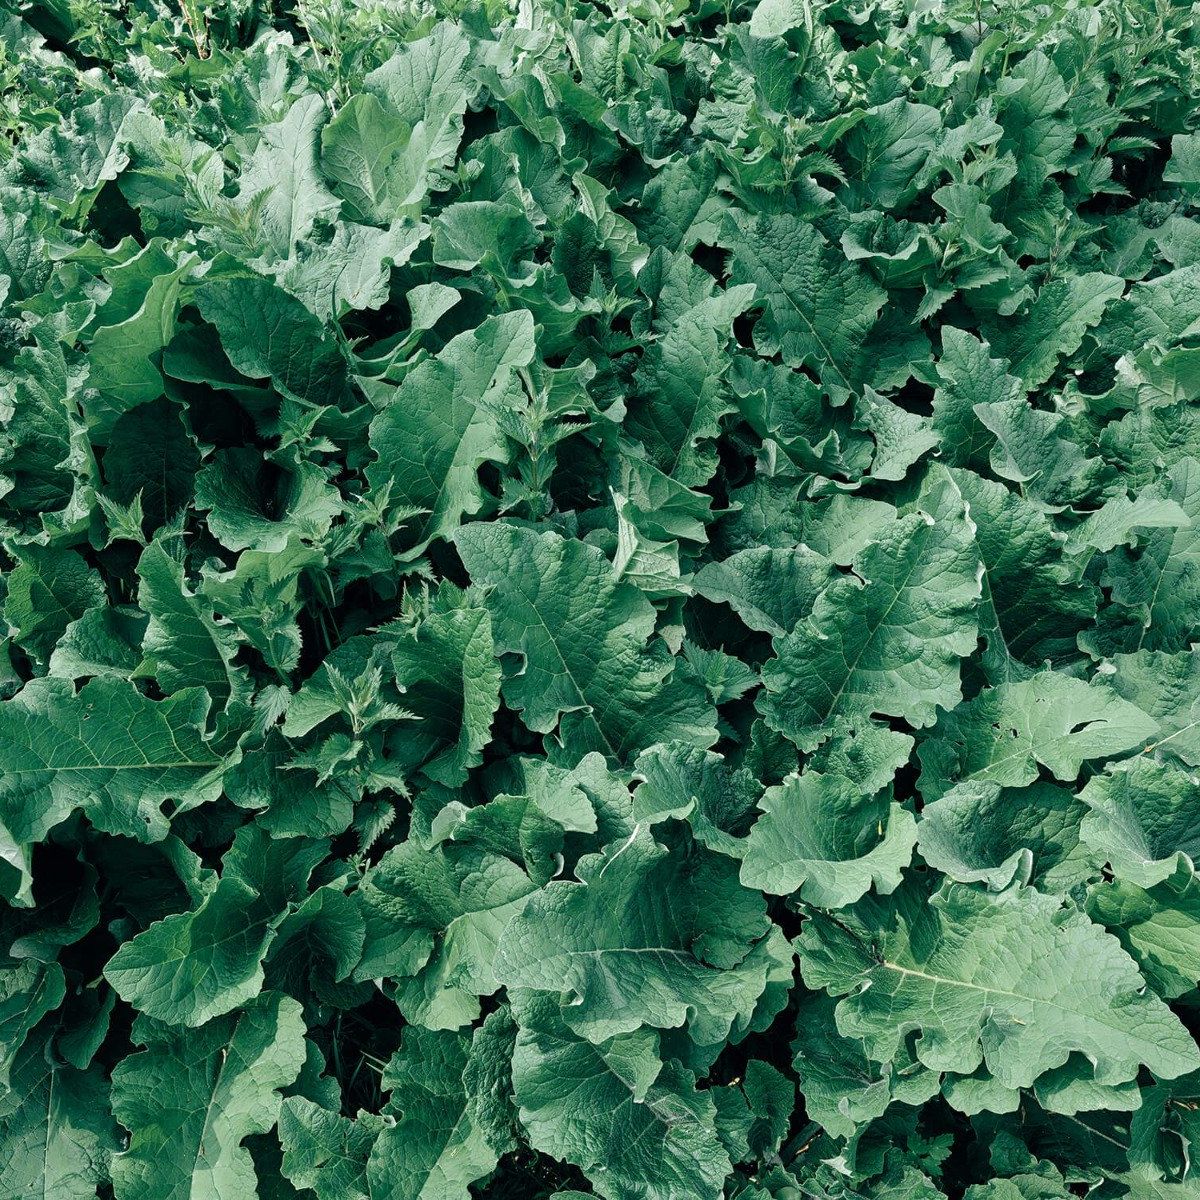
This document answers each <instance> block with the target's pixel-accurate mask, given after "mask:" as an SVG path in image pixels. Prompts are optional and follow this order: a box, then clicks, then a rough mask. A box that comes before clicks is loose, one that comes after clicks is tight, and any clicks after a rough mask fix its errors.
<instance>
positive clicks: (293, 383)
mask: <svg viewBox="0 0 1200 1200" xmlns="http://www.w3.org/2000/svg"><path fill="white" fill-rule="evenodd" d="M196 307H197V308H199V310H200V313H201V315H202V316H203V317H204V319H205V320H206V321H210V322H211V323H212V324H213V325H215V326H216V328H217V332H218V333H219V334H220V335H221V345H222V346H223V347H224V349H225V353H226V354H227V355H228V356H229V361H230V362H231V363H232V364H233V365H234V366H235V367H236V368H237V369H238V370H239V371H240V372H241V373H242V374H243V375H246V376H248V377H249V378H251V379H270V380H271V381H272V382H273V383H274V384H275V386H276V387H277V388H278V389H279V391H280V392H281V393H282V394H283V395H285V396H288V397H291V398H295V399H297V400H300V401H303V402H305V403H308V404H312V405H321V404H329V403H335V404H336V403H337V401H338V400H339V399H340V398H341V395H342V393H343V392H344V391H345V390H346V383H347V376H346V361H345V359H344V358H343V357H342V352H341V350H340V348H339V347H338V345H337V343H336V342H334V341H332V340H331V339H329V338H328V337H326V335H325V331H324V330H323V329H322V328H321V325H320V322H319V321H318V320H317V319H316V318H315V317H314V316H313V315H312V314H311V313H310V312H309V311H308V310H307V309H306V308H305V307H304V305H303V304H301V303H300V301H299V300H297V299H296V298H295V297H294V296H289V295H288V294H287V292H285V291H282V290H281V289H280V288H278V287H276V286H275V285H274V284H273V283H271V281H270V280H268V279H263V278H261V277H260V276H241V275H234V276H231V277H228V278H219V277H218V278H215V279H206V280H205V281H204V282H203V283H201V284H200V286H199V287H198V288H197V289H196Z"/></svg>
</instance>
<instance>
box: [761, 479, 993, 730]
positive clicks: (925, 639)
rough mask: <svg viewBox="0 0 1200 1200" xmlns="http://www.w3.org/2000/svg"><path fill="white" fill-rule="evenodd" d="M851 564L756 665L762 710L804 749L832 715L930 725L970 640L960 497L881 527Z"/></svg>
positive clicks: (972, 593)
mask: <svg viewBox="0 0 1200 1200" xmlns="http://www.w3.org/2000/svg"><path fill="white" fill-rule="evenodd" d="M854 571H855V575H854V576H843V577H839V578H836V579H834V580H833V582H832V583H830V584H829V586H828V587H826V589H825V590H824V591H823V592H822V593H821V595H820V596H819V597H818V599H817V602H816V604H815V605H814V607H813V611H812V614H811V615H810V616H809V617H808V618H807V620H805V621H802V622H801V623H800V624H799V625H797V626H796V628H795V629H794V630H793V631H792V632H791V633H789V634H787V635H785V636H784V637H782V638H779V639H778V640H777V645H776V652H777V657H776V658H774V659H772V660H771V661H769V662H768V663H767V664H766V666H765V667H764V669H763V685H764V687H765V689H766V690H765V693H764V695H763V697H762V699H761V700H760V702H759V705H760V710H761V711H762V713H763V715H764V716H765V717H766V719H767V721H768V723H769V724H770V725H771V726H772V727H773V728H775V729H778V730H779V731H780V732H781V733H784V734H786V735H787V736H788V737H790V738H792V739H793V740H794V741H796V743H797V744H798V745H799V746H801V747H802V748H804V749H812V748H813V747H815V746H816V745H817V744H818V743H820V742H821V741H823V740H824V738H825V737H826V736H828V731H829V728H830V725H831V723H832V722H833V721H834V720H835V719H836V718H839V717H850V718H861V717H868V716H870V715H872V714H873V713H882V714H884V715H886V716H903V717H904V718H906V719H907V720H908V721H909V723H910V724H912V725H915V726H917V727H918V728H920V727H922V726H925V725H931V724H933V722H934V720H935V718H936V709H937V707H938V706H941V707H943V708H951V707H952V706H953V705H954V704H956V703H957V702H958V700H959V698H960V696H961V691H960V685H959V659H960V658H962V657H964V656H965V655H967V654H970V653H971V651H972V650H973V649H974V648H975V637H976V625H975V613H974V609H975V605H976V603H977V601H978V599H979V588H980V584H979V578H980V576H979V567H978V565H977V559H976V552H975V548H974V543H973V540H972V537H971V526H970V525H969V524H968V521H967V517H966V513H965V510H964V508H963V505H962V502H961V500H958V501H957V502H955V501H952V502H951V503H950V504H949V505H947V508H946V510H945V511H944V512H943V513H940V514H939V517H938V519H936V520H935V518H934V517H933V516H931V515H930V514H929V513H926V512H924V511H917V512H913V513H910V514H909V515H908V516H906V517H902V518H900V519H899V520H897V521H896V522H894V523H893V524H892V525H889V526H885V527H884V528H883V529H882V530H881V531H879V532H877V533H876V534H875V535H874V537H873V538H872V540H871V541H870V542H869V543H868V544H867V545H866V546H865V547H864V548H863V549H862V550H860V551H859V552H858V553H857V554H856V556H855V558H854ZM918 647H919V650H918Z"/></svg>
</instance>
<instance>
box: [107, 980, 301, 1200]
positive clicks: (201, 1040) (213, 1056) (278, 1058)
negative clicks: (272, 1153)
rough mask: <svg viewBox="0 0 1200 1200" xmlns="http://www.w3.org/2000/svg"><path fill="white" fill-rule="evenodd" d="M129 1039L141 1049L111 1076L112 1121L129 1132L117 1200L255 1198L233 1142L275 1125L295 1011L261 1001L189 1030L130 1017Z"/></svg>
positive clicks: (296, 1042)
mask: <svg viewBox="0 0 1200 1200" xmlns="http://www.w3.org/2000/svg"><path fill="white" fill-rule="evenodd" d="M134 1040H135V1041H136V1042H138V1043H140V1044H141V1045H143V1046H145V1049H144V1050H141V1051H138V1052H137V1053H135V1054H132V1055H130V1056H129V1057H128V1058H126V1059H124V1060H123V1061H122V1062H121V1063H119V1064H118V1065H117V1067H116V1068H115V1069H114V1071H113V1113H114V1115H115V1116H116V1118H117V1120H118V1121H120V1122H121V1124H122V1125H124V1126H125V1127H126V1129H128V1130H129V1131H130V1140H129V1146H128V1148H127V1149H125V1150H124V1151H122V1152H121V1153H119V1154H117V1155H115V1156H114V1158H113V1171H112V1174H113V1190H114V1192H115V1194H116V1197H117V1200H134V1198H135V1197H139V1196H150V1195H152V1196H155V1197H162V1200H184V1198H188V1200H191V1198H193V1197H199V1196H210V1197H213V1198H214V1200H215V1198H216V1197H218V1196H224V1195H229V1194H231V1193H232V1194H233V1195H239V1196H253V1195H255V1194H256V1188H255V1184H254V1167H253V1164H252V1162H251V1159H250V1154H249V1151H248V1150H247V1149H246V1148H245V1147H244V1146H243V1145H242V1142H243V1140H244V1139H245V1138H247V1137H249V1136H250V1135H251V1134H256V1133H265V1132H266V1131H267V1130H269V1129H270V1128H271V1127H272V1126H273V1125H274V1124H275V1121H276V1119H277V1117H278V1115H279V1107H280V1094H279V1093H280V1089H281V1088H284V1087H287V1086H288V1084H290V1083H292V1082H293V1081H294V1080H295V1079H296V1077H297V1075H299V1073H300V1068H301V1066H302V1065H303V1063H304V1020H303V1017H302V1015H301V1009H300V1005H299V1004H298V1003H297V1002H296V1001H295V1000H293V999H292V998H291V997H289V996H281V995H280V994H279V993H278V992H264V993H263V994H262V995H261V996H258V997H256V998H255V999H254V1000H253V1001H251V1002H250V1003H249V1004H247V1006H246V1007H245V1009H244V1010H243V1011H242V1012H240V1013H234V1014H230V1015H229V1016H225V1017H218V1018H217V1019H216V1020H213V1021H210V1022H208V1023H207V1024H205V1025H202V1026H201V1027H200V1028H199V1029H171V1028H169V1027H166V1026H163V1025H159V1024H156V1023H155V1022H152V1021H148V1020H147V1019H146V1018H140V1019H139V1020H138V1022H137V1023H136V1024H135V1025H134Z"/></svg>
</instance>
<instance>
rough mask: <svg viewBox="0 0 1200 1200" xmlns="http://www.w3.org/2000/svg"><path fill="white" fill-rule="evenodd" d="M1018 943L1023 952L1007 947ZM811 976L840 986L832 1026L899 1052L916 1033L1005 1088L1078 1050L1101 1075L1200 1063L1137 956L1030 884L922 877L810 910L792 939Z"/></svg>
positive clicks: (1126, 1075)
mask: <svg viewBox="0 0 1200 1200" xmlns="http://www.w3.org/2000/svg"><path fill="white" fill-rule="evenodd" d="M1014 946H1020V947H1021V948H1022V953H1021V954H1020V956H1019V957H1017V956H1013V955H1011V954H1010V953H1009V952H1008V951H1007V950H1006V947H1014ZM799 950H800V960H801V970H802V971H803V972H804V977H805V979H806V980H807V981H808V983H809V986H815V987H823V988H825V989H826V990H827V991H829V992H830V993H831V994H832V995H836V996H843V997H844V998H843V999H842V1000H841V1001H840V1002H839V1003H838V1006H837V1010H836V1017H837V1025H838V1031H839V1032H840V1033H841V1034H842V1035H843V1036H845V1037H857V1038H862V1039H863V1044H864V1046H865V1048H866V1052H867V1055H868V1057H869V1058H870V1059H871V1060H872V1061H875V1062H879V1063H889V1062H891V1061H893V1060H894V1059H895V1057H896V1055H897V1054H898V1053H900V1050H901V1047H902V1045H903V1042H904V1038H905V1036H906V1035H907V1034H908V1033H909V1032H910V1031H913V1030H915V1031H917V1032H918V1033H919V1034H920V1036H919V1038H918V1040H917V1043H916V1053H917V1058H918V1060H919V1061H920V1062H921V1063H922V1064H923V1065H925V1066H926V1067H928V1068H929V1069H931V1070H935V1071H947V1072H953V1073H954V1074H956V1075H969V1074H971V1073H972V1072H973V1071H975V1070H976V1068H978V1067H979V1066H980V1065H985V1066H986V1068H987V1070H988V1073H989V1074H990V1075H991V1076H992V1077H993V1078H995V1079H996V1080H997V1082H998V1083H1000V1084H1001V1085H1002V1086H1004V1087H1006V1088H1020V1087H1029V1086H1031V1085H1032V1084H1033V1083H1034V1082H1035V1081H1036V1080H1037V1079H1038V1078H1039V1076H1041V1075H1043V1074H1044V1073H1045V1072H1047V1071H1049V1070H1052V1069H1054V1068H1056V1067H1059V1066H1062V1065H1063V1064H1064V1063H1065V1062H1066V1061H1067V1058H1068V1057H1069V1055H1070V1053H1071V1052H1072V1051H1077V1052H1079V1053H1081V1054H1086V1055H1087V1057H1088V1058H1089V1059H1090V1061H1091V1064H1092V1077H1093V1078H1095V1080H1096V1081H1097V1082H1098V1083H1104V1084H1116V1083H1122V1082H1124V1081H1126V1080H1131V1079H1133V1078H1135V1077H1136V1075H1137V1071H1138V1069H1139V1067H1140V1066H1146V1067H1148V1068H1149V1069H1150V1070H1152V1071H1153V1072H1154V1073H1155V1074H1156V1075H1158V1076H1160V1077H1164V1078H1174V1077H1175V1076H1177V1075H1182V1074H1184V1073H1186V1072H1188V1071H1192V1070H1195V1069H1196V1067H1197V1066H1198V1065H1200V1050H1198V1049H1197V1048H1196V1044H1195V1043H1194V1042H1193V1041H1192V1038H1191V1036H1190V1035H1189V1034H1188V1032H1187V1030H1186V1029H1185V1028H1184V1026H1183V1025H1182V1023H1181V1022H1180V1021H1179V1018H1178V1017H1176V1016H1175V1015H1174V1014H1173V1013H1172V1012H1171V1010H1170V1009H1168V1008H1167V1006H1166V1005H1165V1004H1164V1003H1163V1002H1162V1001H1161V1000H1159V999H1158V998H1157V997H1156V996H1154V995H1152V994H1150V993H1147V992H1145V991H1144V988H1143V980H1142V977H1141V976H1140V975H1139V974H1138V971H1137V967H1136V966H1135V965H1134V963H1133V960H1132V959H1130V958H1129V957H1128V955H1126V954H1125V952H1124V951H1123V950H1122V949H1121V948H1120V947H1119V945H1118V944H1117V943H1116V942H1115V941H1114V940H1113V939H1111V938H1110V937H1108V935H1107V934H1105V933H1104V932H1103V931H1102V930H1101V929H1100V928H1099V927H1098V926H1096V925H1093V924H1092V923H1091V922H1090V921H1089V920H1088V919H1087V918H1086V917H1085V916H1084V915H1083V914H1082V913H1079V912H1077V911H1071V910H1070V909H1066V910H1064V909H1061V908H1060V906H1059V902H1058V901H1057V900H1056V899H1054V898H1052V897H1049V896H1044V895H1042V894H1040V893H1039V892H1037V891H1035V890H1033V889H1032V888H1024V887H1014V888H1010V889H1009V890H1007V891H1004V892H1000V893H991V894H989V893H985V892H980V891H976V890H974V889H972V888H970V887H966V886H964V885H962V884H955V883H947V884H944V885H943V886H942V888H940V889H939V890H938V891H936V892H934V893H933V894H932V895H929V894H927V892H926V890H925V888H924V887H923V886H922V885H921V884H920V883H918V882H913V883H912V884H910V885H908V886H906V887H905V889H903V890H902V891H900V892H897V893H894V895H893V896H892V897H890V898H888V899H887V900H882V901H876V900H874V899H871V900H865V901H861V902H860V904H859V906H858V908H856V909H854V910H847V911H845V912H843V913H842V914H840V915H839V923H838V924H836V925H835V924H834V923H833V922H832V921H831V920H830V919H829V918H826V917H821V916H817V917H814V918H813V919H812V920H811V921H810V922H809V924H808V925H807V926H806V928H805V930H804V931H803V932H802V934H801V937H800V942H799Z"/></svg>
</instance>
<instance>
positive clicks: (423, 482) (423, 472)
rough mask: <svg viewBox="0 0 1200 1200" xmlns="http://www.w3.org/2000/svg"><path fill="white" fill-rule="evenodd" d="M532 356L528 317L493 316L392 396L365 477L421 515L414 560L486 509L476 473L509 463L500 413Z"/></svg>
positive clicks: (378, 423) (374, 425) (414, 530)
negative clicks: (488, 465)
mask: <svg viewBox="0 0 1200 1200" xmlns="http://www.w3.org/2000/svg"><path fill="white" fill-rule="evenodd" d="M534 349H535V346H534V327H533V321H532V319H531V318H530V316H529V314H528V313H526V312H520V313H505V314H503V315H502V316H497V317H489V318H488V319H487V320H486V321H484V323H483V324H482V325H480V326H479V328H478V329H474V330H471V331H469V332H466V333H460V334H459V335H458V336H457V337H455V338H453V339H451V341H450V342H448V343H447V344H446V346H445V347H444V348H443V350H442V352H441V353H440V354H439V355H438V357H437V358H435V359H427V360H426V361H424V362H422V363H420V364H419V365H418V366H416V367H415V368H414V369H413V370H412V371H410V372H409V373H408V374H407V375H406V376H405V377H404V382H403V383H402V384H401V385H400V386H399V387H398V388H396V389H394V390H393V389H388V395H387V398H386V406H385V407H384V408H383V411H382V412H380V413H379V415H378V416H377V417H376V418H375V419H374V420H373V421H372V422H371V448H372V449H373V450H374V451H375V454H376V455H377V456H378V458H377V461H376V462H374V463H372V464H371V465H370V466H369V467H368V469H367V478H368V479H369V480H370V482H371V486H372V488H374V489H376V490H379V491H382V490H383V489H385V488H386V489H388V490H387V495H388V497H389V499H390V500H391V501H392V502H393V503H395V504H398V505H402V506H404V507H407V508H408V509H409V511H416V512H419V513H420V514H421V515H420V516H419V517H418V518H415V519H414V520H413V521H412V522H411V524H410V541H411V543H412V544H411V547H410V549H409V551H408V556H409V557H413V556H415V555H417V554H419V553H420V552H421V551H423V550H424V549H425V547H426V546H428V544H429V543H430V541H432V540H433V539H434V538H437V537H445V536H447V535H449V534H451V533H452V532H453V531H454V530H455V528H456V527H457V526H458V525H459V523H460V522H461V520H462V518H463V517H464V516H472V515H474V514H475V513H477V512H479V511H480V509H481V508H482V507H483V504H484V499H485V498H484V493H483V490H482V489H481V488H480V485H479V480H478V477H477V472H478V471H479V468H480V467H481V466H482V465H483V464H484V463H486V462H505V461H507V459H508V455H509V450H508V446H507V443H506V440H505V438H504V435H503V434H502V433H501V430H500V425H499V423H498V416H497V413H498V410H499V409H500V408H502V407H504V406H505V405H511V404H514V403H516V398H517V396H518V395H519V394H520V387H521V385H520V381H519V378H518V372H519V371H520V369H521V368H523V367H527V366H528V365H529V363H530V362H531V361H532V359H533V355H534Z"/></svg>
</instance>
